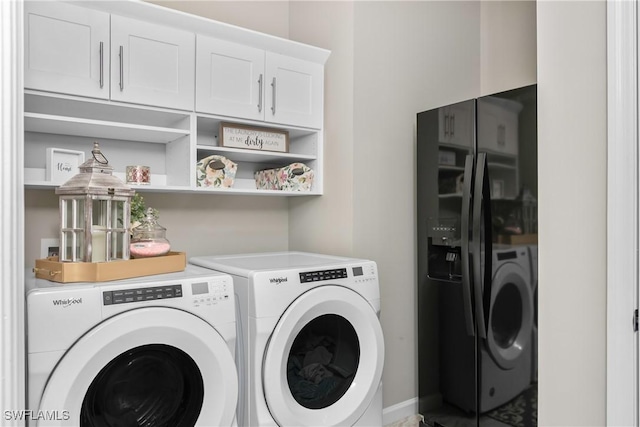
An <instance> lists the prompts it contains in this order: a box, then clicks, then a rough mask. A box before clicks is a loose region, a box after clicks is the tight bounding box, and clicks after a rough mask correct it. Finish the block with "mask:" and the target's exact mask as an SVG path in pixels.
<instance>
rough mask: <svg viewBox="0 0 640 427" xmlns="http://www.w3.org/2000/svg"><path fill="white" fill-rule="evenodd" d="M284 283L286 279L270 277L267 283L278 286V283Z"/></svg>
mask: <svg viewBox="0 0 640 427" xmlns="http://www.w3.org/2000/svg"><path fill="white" fill-rule="evenodd" d="M286 281H287V278H286V277H272V278H271V279H269V282H271V283H274V284H276V285H279V284H280V283H283V282H286Z"/></svg>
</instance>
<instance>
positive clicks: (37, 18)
mask: <svg viewBox="0 0 640 427" xmlns="http://www.w3.org/2000/svg"><path fill="white" fill-rule="evenodd" d="M24 18H25V41H24V42H25V43H24V46H25V47H24V49H25V50H24V62H25V64H24V84H25V87H26V88H28V89H39V90H45V91H50V92H61V93H67V94H72V95H82V96H89V97H94V98H105V99H106V98H108V97H109V62H108V61H109V14H108V13H104V12H99V11H95V10H91V9H86V8H84V7H78V6H74V5H70V4H66V3H58V2H30V1H27V2H25V3H24Z"/></svg>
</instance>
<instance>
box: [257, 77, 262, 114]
mask: <svg viewBox="0 0 640 427" xmlns="http://www.w3.org/2000/svg"><path fill="white" fill-rule="evenodd" d="M258 112H259V113H262V74H260V78H259V79H258Z"/></svg>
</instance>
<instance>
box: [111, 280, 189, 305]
mask: <svg viewBox="0 0 640 427" xmlns="http://www.w3.org/2000/svg"><path fill="white" fill-rule="evenodd" d="M180 297H182V285H167V286H152V287H147V288H135V289H122V290H118V291H104V292H102V303H103V304H104V305H112V304H124V303H128V302H138V301H152V300H159V299H167V298H180Z"/></svg>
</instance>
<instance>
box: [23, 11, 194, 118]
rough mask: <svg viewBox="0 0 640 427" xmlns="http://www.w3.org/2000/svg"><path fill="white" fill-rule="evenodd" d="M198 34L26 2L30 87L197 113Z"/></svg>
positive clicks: (26, 78) (26, 45) (26, 66)
mask: <svg viewBox="0 0 640 427" xmlns="http://www.w3.org/2000/svg"><path fill="white" fill-rule="evenodd" d="M194 56H195V35H194V34H193V33H191V32H187V31H182V30H178V29H174V28H168V27H165V26H161V25H156V24H152V23H148V22H144V21H138V20H134V19H130V18H124V17H121V16H117V15H111V14H109V13H105V12H102V11H97V10H93V9H90V8H85V7H81V6H75V5H70V4H66V3H60V2H25V87H26V88H27V89H38V90H45V91H49V92H59V93H65V94H69V95H80V96H87V97H92V98H102V99H111V100H113V101H122V102H130V103H135V104H143V105H151V106H159V107H168V108H175V109H180V110H193V98H194V93H193V92H194V90H193V87H194V62H195V60H194Z"/></svg>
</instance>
